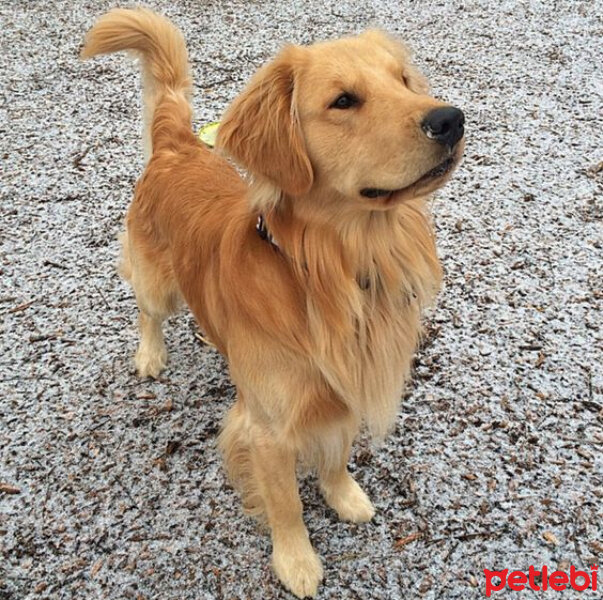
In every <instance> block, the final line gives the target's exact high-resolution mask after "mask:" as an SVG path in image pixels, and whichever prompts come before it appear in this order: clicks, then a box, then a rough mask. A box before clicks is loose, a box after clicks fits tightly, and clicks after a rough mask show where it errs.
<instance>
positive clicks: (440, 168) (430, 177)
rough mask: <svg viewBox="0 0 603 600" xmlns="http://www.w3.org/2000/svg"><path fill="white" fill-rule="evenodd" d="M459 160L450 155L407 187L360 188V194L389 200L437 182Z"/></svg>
mask: <svg viewBox="0 0 603 600" xmlns="http://www.w3.org/2000/svg"><path fill="white" fill-rule="evenodd" d="M457 162H458V158H457V157H456V155H452V156H449V157H448V158H447V159H446V160H444V161H442V162H441V163H440V164H439V165H437V166H436V167H434V168H433V169H430V170H429V171H427V173H425V174H424V175H421V177H419V179H417V180H416V181H415V182H414V183H411V184H410V185H407V186H406V187H403V188H399V189H396V190H384V189H381V188H363V189H361V190H360V195H361V196H364V197H365V198H371V199H374V198H382V199H384V200H385V201H389V200H390V198H391V197H393V196H394V195H398V194H400V193H401V192H410V191H411V190H413V191H414V190H417V189H419V188H422V187H424V186H425V184H430V183H433V182H435V180H437V179H441V178H443V177H444V176H445V175H448V174H449V173H450V172H451V171H452V170H453V169H454V167H455V166H456V164H457Z"/></svg>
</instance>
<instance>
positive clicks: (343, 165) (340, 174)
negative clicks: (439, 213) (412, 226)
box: [218, 31, 464, 210]
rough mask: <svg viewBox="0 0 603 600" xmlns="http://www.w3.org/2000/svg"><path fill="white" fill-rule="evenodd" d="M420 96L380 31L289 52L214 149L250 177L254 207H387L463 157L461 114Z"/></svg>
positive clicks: (402, 54)
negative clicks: (295, 202)
mask: <svg viewBox="0 0 603 600" xmlns="http://www.w3.org/2000/svg"><path fill="white" fill-rule="evenodd" d="M428 91H429V88H428V84H427V81H426V79H425V78H424V77H423V75H421V74H420V73H419V71H418V70H417V69H416V67H415V66H414V65H413V64H412V62H411V60H410V56H409V53H408V51H407V49H406V48H405V47H404V46H403V45H402V44H400V43H399V42H397V41H395V40H393V39H391V38H390V37H388V36H387V35H385V34H383V33H381V32H379V31H368V32H366V33H364V34H362V35H359V36H357V37H353V38H344V39H341V40H338V41H332V42H323V43H319V44H315V45H313V46H309V47H299V46H289V47H287V48H285V49H284V50H283V51H282V52H281V53H280V54H279V55H278V56H277V57H276V59H275V60H274V61H273V62H271V63H269V64H268V65H266V66H265V67H263V68H262V69H260V70H259V71H258V72H257V73H256V75H255V76H254V77H253V78H252V80H251V82H250V83H249V85H248V86H247V88H246V89H245V90H244V91H243V93H242V94H241V95H240V96H239V97H238V98H236V99H235V100H234V102H233V103H232V105H231V106H230V108H229V109H228V111H227V112H226V114H225V115H224V119H223V121H222V124H221V126H220V130H219V133H218V147H219V148H222V149H223V150H225V151H226V153H228V154H230V155H231V156H232V157H233V158H234V159H235V160H236V161H237V162H238V163H239V164H240V165H241V166H243V167H245V168H246V169H247V170H248V171H249V172H250V174H251V175H252V177H253V180H254V185H255V186H256V189H260V190H261V193H259V194H256V195H255V197H254V201H255V203H256V208H259V209H260V210H266V209H268V208H270V207H271V206H273V205H274V204H275V203H276V202H278V199H279V198H280V197H281V196H282V194H283V193H284V194H286V195H288V196H290V197H302V196H305V195H307V194H308V193H309V192H310V191H312V192H313V193H319V194H320V195H321V196H323V197H332V198H336V199H337V201H338V202H345V203H346V204H347V205H349V206H357V207H358V208H361V209H369V210H374V209H380V210H384V209H388V208H391V207H393V206H396V205H397V204H398V203H399V202H402V201H404V200H405V199H408V198H413V197H417V196H424V195H427V194H429V193H430V192H433V191H434V190H435V189H437V188H438V187H440V186H442V185H443V184H444V183H445V181H446V180H447V179H448V177H449V176H450V173H451V172H452V170H453V169H454V167H455V166H456V165H457V164H458V161H459V160H460V157H461V154H462V152H463V145H464V140H463V135H464V116H463V113H462V112H461V111H460V110H459V109H457V108H454V107H452V106H449V105H447V104H445V103H443V102H440V101H438V100H436V99H434V98H432V97H431V96H429V95H428Z"/></svg>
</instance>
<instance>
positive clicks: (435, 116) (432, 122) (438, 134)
mask: <svg viewBox="0 0 603 600" xmlns="http://www.w3.org/2000/svg"><path fill="white" fill-rule="evenodd" d="M421 127H422V128H423V131H424V132H425V134H426V135H427V137H428V138H431V139H432V140H435V141H436V142H438V143H439V144H443V145H445V146H448V148H450V149H452V148H454V146H455V145H456V143H457V142H458V141H459V140H460V139H461V138H462V137H463V135H464V134H465V115H464V114H463V111H462V110H459V109H458V108H454V106H447V107H445V108H436V109H434V110H432V111H431V112H429V113H427V116H426V117H425V118H424V119H423V122H422V123H421Z"/></svg>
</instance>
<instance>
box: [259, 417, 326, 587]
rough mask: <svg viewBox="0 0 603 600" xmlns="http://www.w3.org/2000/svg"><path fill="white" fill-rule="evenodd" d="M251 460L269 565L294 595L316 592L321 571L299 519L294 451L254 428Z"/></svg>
mask: <svg viewBox="0 0 603 600" xmlns="http://www.w3.org/2000/svg"><path fill="white" fill-rule="evenodd" d="M251 463H252V468H253V475H254V479H255V484H256V485H257V488H258V492H259V493H260V495H261V496H262V500H263V504H264V509H265V512H266V517H267V519H268V524H269V526H270V530H271V534H272V564H273V567H274V570H275V572H276V574H277V576H278V578H279V579H280V580H281V582H282V583H283V585H284V586H285V587H286V588H287V589H289V590H290V591H292V592H293V593H294V594H295V595H296V596H299V597H300V598H303V597H305V596H312V597H314V596H315V595H316V592H317V589H318V584H319V583H320V581H321V580H322V577H323V571H322V565H321V562H320V558H319V557H318V555H317V554H316V552H315V551H314V549H313V548H312V544H311V543H310V540H309V536H308V531H307V529H306V527H305V525H304V522H303V518H302V503H301V500H300V497H299V492H298V487H297V479H296V475H295V466H296V452H295V449H293V448H290V447H288V445H287V444H286V443H279V442H277V441H275V440H274V434H273V433H272V432H270V431H268V430H267V429H263V428H259V427H258V428H254V434H253V439H252V444H251Z"/></svg>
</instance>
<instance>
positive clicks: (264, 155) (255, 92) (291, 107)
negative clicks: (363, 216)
mask: <svg viewBox="0 0 603 600" xmlns="http://www.w3.org/2000/svg"><path fill="white" fill-rule="evenodd" d="M302 62H303V48H301V47H297V46H288V47H286V48H285V49H283V50H282V51H281V52H280V54H279V55H278V56H277V57H276V58H275V59H274V60H273V61H272V62H271V63H269V64H268V65H266V66H265V67H263V68H261V69H260V70H259V71H258V72H257V73H256V74H255V75H254V76H253V78H252V79H251V81H250V83H249V85H248V86H247V88H246V89H245V90H244V91H243V93H242V94H241V95H240V96H238V97H237V98H235V100H234V101H233V102H232V104H231V105H230V107H229V108H228V110H227V111H226V114H225V115H224V118H223V119H222V122H221V124H220V128H219V130H218V139H217V144H216V146H217V147H218V149H221V150H223V151H225V152H226V154H228V155H230V156H231V157H232V158H233V159H234V160H235V161H236V162H237V163H239V164H240V165H241V166H242V167H245V168H246V169H247V170H248V171H249V172H250V173H251V174H252V175H253V177H254V179H258V177H259V178H260V179H262V180H264V181H263V182H258V183H266V181H265V180H268V183H270V184H274V186H275V187H277V188H279V189H280V190H282V191H284V192H285V193H287V194H289V195H291V196H299V195H301V194H305V193H306V192H307V191H308V190H309V189H310V187H311V186H312V181H313V172H312V165H311V164H310V159H309V158H308V154H307V152H306V148H305V144H304V139H303V137H302V133H301V128H300V124H299V119H298V115H297V110H296V101H295V98H296V89H295V83H296V77H297V73H298V72H299V69H300V66H301V65H302Z"/></svg>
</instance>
